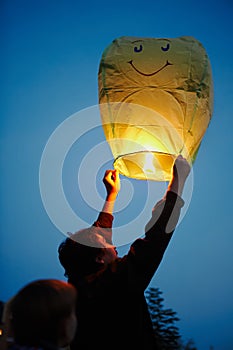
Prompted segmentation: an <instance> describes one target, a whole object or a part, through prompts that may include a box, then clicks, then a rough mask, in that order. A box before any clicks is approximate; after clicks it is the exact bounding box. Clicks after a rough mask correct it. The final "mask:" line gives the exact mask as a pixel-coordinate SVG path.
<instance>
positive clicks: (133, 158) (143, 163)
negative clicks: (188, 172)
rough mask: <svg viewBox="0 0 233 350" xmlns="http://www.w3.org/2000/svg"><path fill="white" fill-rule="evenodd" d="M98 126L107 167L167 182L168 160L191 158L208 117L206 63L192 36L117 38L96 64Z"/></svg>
mask: <svg viewBox="0 0 233 350" xmlns="http://www.w3.org/2000/svg"><path fill="white" fill-rule="evenodd" d="M98 81H99V105H100V114H101V120H102V125H103V129H104V133H105V137H106V140H107V141H108V143H109V146H110V148H111V151H112V154H113V157H114V167H115V168H116V169H118V170H119V171H120V173H121V174H123V175H125V176H128V177H132V178H136V179H151V180H157V181H168V180H169V179H170V177H171V168H172V165H173V162H174V159H175V157H176V156H177V155H178V154H181V155H183V156H184V157H185V158H186V159H188V160H189V161H190V163H193V162H194V160H195V157H196V155H197V152H198V149H199V146H200V144H201V141H202V138H203V136H204V134H205V132H206V129H207V127H208V125H209V122H210V119H211V116H212V105H213V84H212V74H211V66H210V62H209V59H208V56H207V53H206V51H205V49H204V47H203V46H202V44H201V43H200V42H199V41H197V40H196V39H195V38H193V37H189V36H184V37H180V38H173V39H158V38H137V37H136V38H135V37H120V38H118V39H116V40H114V41H113V42H112V43H111V44H110V45H109V46H108V47H107V48H106V49H105V51H104V52H103V55H102V58H101V62H100V67H99V75H98Z"/></svg>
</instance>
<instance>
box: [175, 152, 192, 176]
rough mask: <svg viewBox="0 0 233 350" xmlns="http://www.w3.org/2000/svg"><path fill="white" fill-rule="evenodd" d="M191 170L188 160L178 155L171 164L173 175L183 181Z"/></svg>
mask: <svg viewBox="0 0 233 350" xmlns="http://www.w3.org/2000/svg"><path fill="white" fill-rule="evenodd" d="M190 170H191V166H190V164H189V163H188V161H187V160H186V159H185V158H184V157H183V156H182V155H179V156H178V157H177V158H176V160H175V162H174V165H173V177H175V178H177V177H178V179H179V181H185V180H186V178H187V177H188V175H189V173H190Z"/></svg>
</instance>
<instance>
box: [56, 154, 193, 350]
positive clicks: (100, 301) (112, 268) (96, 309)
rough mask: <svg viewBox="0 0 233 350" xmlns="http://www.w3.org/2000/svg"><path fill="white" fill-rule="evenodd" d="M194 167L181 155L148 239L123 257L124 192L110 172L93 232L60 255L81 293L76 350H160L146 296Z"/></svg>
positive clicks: (66, 244) (77, 237)
mask: <svg viewBox="0 0 233 350" xmlns="http://www.w3.org/2000/svg"><path fill="white" fill-rule="evenodd" d="M189 173H190V165H189V163H188V161H187V160H186V159H184V158H183V157H182V156H181V155H179V156H178V157H177V158H176V159H175V161H174V165H173V168H172V176H171V181H170V182H169V184H168V188H167V190H166V193H165V195H164V197H163V198H162V199H161V200H160V201H159V202H158V203H157V204H156V205H155V207H154V208H153V210H152V217H151V219H150V221H149V222H148V223H147V225H146V227H145V236H144V237H143V238H138V239H136V240H135V241H134V242H133V243H132V244H131V246H130V248H129V251H128V253H127V254H126V255H124V256H123V257H119V256H118V253H117V250H116V247H115V246H114V245H113V243H112V222H113V215H112V213H113V210H114V204H115V200H116V198H117V195H118V193H119V191H120V178H119V172H118V171H117V170H107V171H106V172H105V175H104V178H103V183H104V185H105V187H106V191H107V195H106V200H105V202H104V205H103V209H102V211H101V212H100V213H99V215H98V218H97V220H96V221H95V222H94V223H93V225H92V226H91V227H89V228H86V229H83V230H79V231H77V232H75V233H74V234H71V235H70V237H67V238H66V239H65V240H64V241H63V242H62V243H61V244H60V246H59V248H58V254H59V260H60V263H61V265H62V266H63V268H64V270H65V276H66V277H67V279H68V282H69V283H71V284H73V285H74V286H75V287H76V288H77V290H78V293H79V300H78V303H77V314H78V316H79V324H78V327H77V333H76V336H75V339H74V340H73V342H71V345H70V347H71V349H72V350H78V349H79V350H84V349H85V350H91V349H92V350H93V349H95V348H100V349H101V350H105V349H111V350H115V349H120V348H124V349H130V350H131V349H133V350H135V349H140V350H152V349H153V350H154V349H157V347H156V344H155V337H154V332H153V328H152V322H151V319H150V314H149V311H148V307H147V303H146V299H145V296H144V292H145V290H146V288H147V287H148V285H149V283H150V281H151V279H152V277H153V276H154V274H155V272H156V270H157V269H158V266H159V264H160V262H161V260H162V257H163V255H164V252H165V250H166V248H167V246H168V244H169V242H170V240H171V237H172V235H173V232H174V230H175V227H176V225H177V222H178V219H179V216H180V212H181V208H182V207H183V205H184V201H183V199H182V198H181V195H182V192H183V188H184V185H185V182H186V179H187V177H188V175H189Z"/></svg>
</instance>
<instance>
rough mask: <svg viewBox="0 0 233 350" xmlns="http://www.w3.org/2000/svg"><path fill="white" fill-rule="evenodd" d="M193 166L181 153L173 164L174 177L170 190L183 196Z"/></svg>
mask: <svg viewBox="0 0 233 350" xmlns="http://www.w3.org/2000/svg"><path fill="white" fill-rule="evenodd" d="M190 170H191V166H190V164H189V163H188V161H187V160H186V159H185V158H184V157H182V156H181V155H179V156H178V157H177V158H176V160H175V162H174V165H173V169H172V179H171V181H170V184H169V186H168V190H170V191H173V192H175V193H177V194H178V195H179V196H181V194H182V192H183V188H184V184H185V181H186V179H187V177H188V175H189V173H190Z"/></svg>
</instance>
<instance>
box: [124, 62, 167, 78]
mask: <svg viewBox="0 0 233 350" xmlns="http://www.w3.org/2000/svg"><path fill="white" fill-rule="evenodd" d="M127 63H129V64H130V65H131V66H132V67H133V69H134V70H136V72H138V73H139V74H142V75H145V76H146V77H151V76H152V75H155V74H157V73H159V72H160V71H161V70H162V69H164V68H165V67H167V66H172V63H170V62H169V61H167V62H166V63H165V64H164V65H163V66H162V67H161V68H159V69H158V70H157V71H155V72H153V73H143V72H141V71H140V70H138V69H137V68H136V67H135V65H134V64H133V60H131V61H128V62H127Z"/></svg>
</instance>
